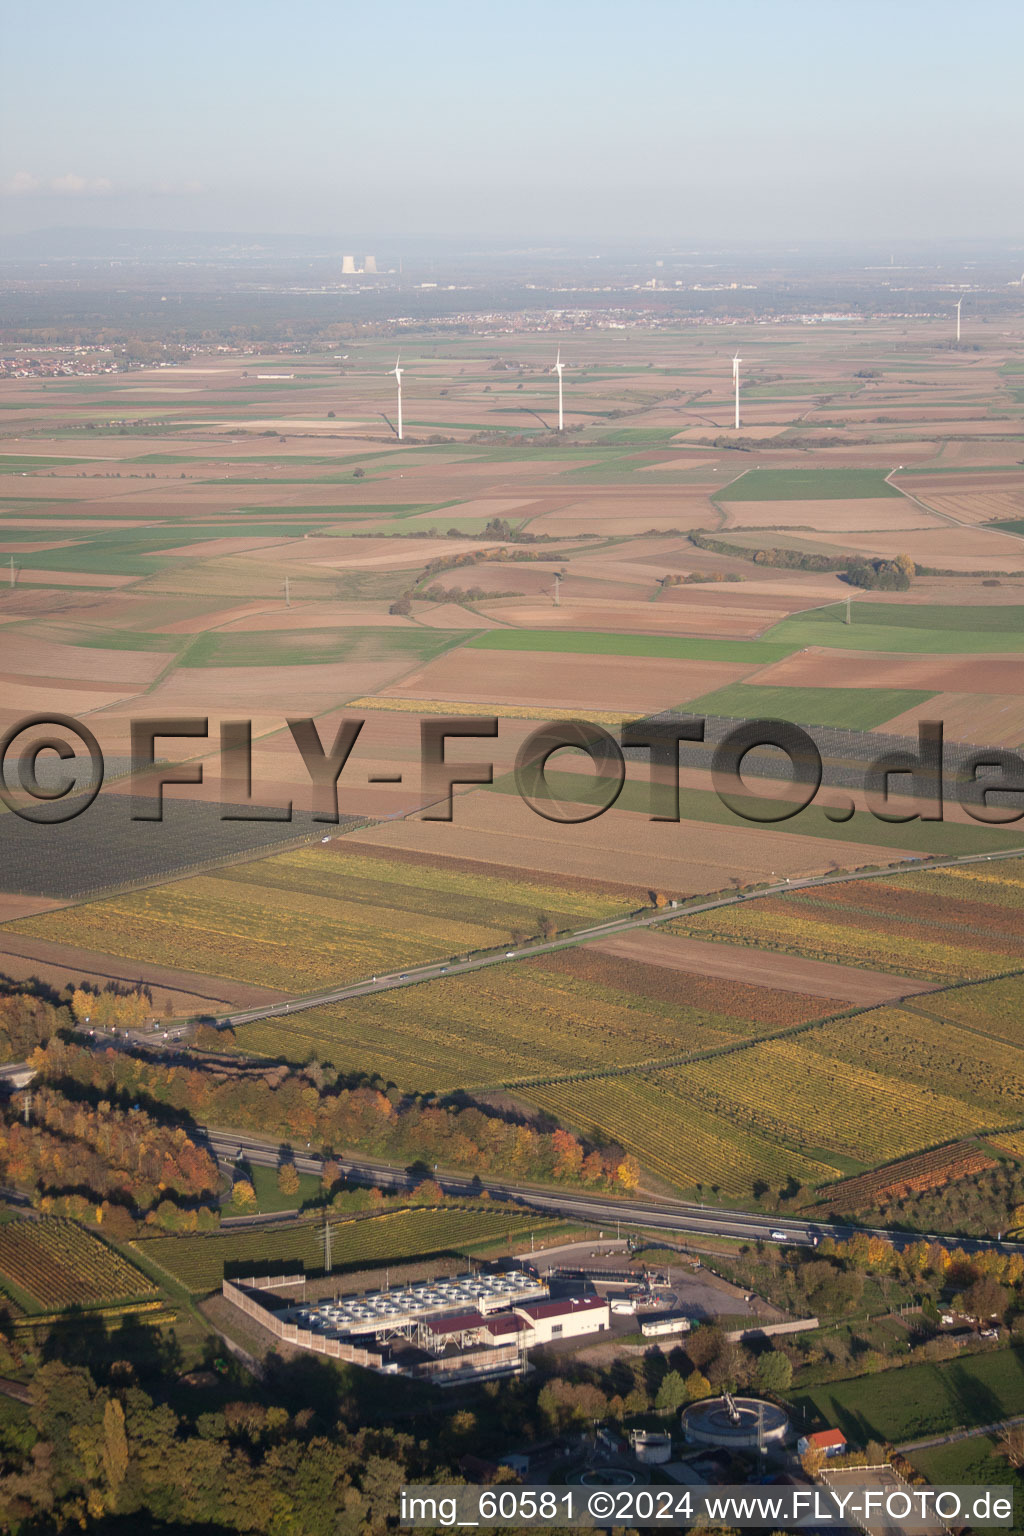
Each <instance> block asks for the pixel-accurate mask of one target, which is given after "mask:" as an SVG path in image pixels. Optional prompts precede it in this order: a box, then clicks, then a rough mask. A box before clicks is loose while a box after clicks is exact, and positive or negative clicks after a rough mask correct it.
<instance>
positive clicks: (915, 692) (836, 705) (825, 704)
mask: <svg viewBox="0 0 1024 1536" xmlns="http://www.w3.org/2000/svg"><path fill="white" fill-rule="evenodd" d="M932 697H934V695H932V694H930V693H926V692H924V691H923V690H920V689H911V688H785V687H767V688H766V687H757V686H753V685H751V684H749V683H732V684H730V686H729V687H727V688H719V689H717V690H716V691H715V692H714V693H706V694H703V695H702V696H701V697H700V698H697V699H690V700H688V701H687V704H686V710H687V713H688V714H694V715H729V716H732V717H734V718H735V719H737V720H792V721H794V722H795V723H796V724H798V725H832V726H836V727H837V728H838V729H839V730H843V731H870V730H873V729H874V728H875V726H878V725H882V724H883V722H884V721H886V720H891V719H892V718H893V716H894V715H900V714H903V712H904V711H905V710H909V709H913V708H914V707H915V705H919V704H924V703H926V702H927V701H928V699H930V698H932Z"/></svg>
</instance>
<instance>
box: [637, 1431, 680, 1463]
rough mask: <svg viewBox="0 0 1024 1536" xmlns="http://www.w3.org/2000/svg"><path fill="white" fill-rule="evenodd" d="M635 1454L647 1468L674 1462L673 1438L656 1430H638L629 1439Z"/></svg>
mask: <svg viewBox="0 0 1024 1536" xmlns="http://www.w3.org/2000/svg"><path fill="white" fill-rule="evenodd" d="M629 1438H630V1439H631V1440H632V1442H633V1454H634V1456H635V1457H636V1459H637V1461H639V1462H641V1463H642V1464H643V1466H645V1467H653V1466H659V1465H660V1464H661V1463H663V1462H666V1461H671V1460H672V1436H671V1435H666V1434H665V1433H664V1432H663V1431H661V1430H656V1429H636V1430H634V1431H633V1433H632V1434H631V1435H630V1437H629Z"/></svg>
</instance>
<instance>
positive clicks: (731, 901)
mask: <svg viewBox="0 0 1024 1536" xmlns="http://www.w3.org/2000/svg"><path fill="white" fill-rule="evenodd" d="M1022 854H1024V848H1011V849H1006V850H1005V851H1003V852H999V853H967V854H962V855H960V857H959V858H949V859H934V860H933V859H929V860H927V861H924V860H917V859H915V860H914V861H913V862H907V863H904V864H900V865H898V866H896V867H895V868H893V869H874V870H865V871H863V872H859V871H858V872H854V873H850V872H849V871H840V872H838V873H837V874H829V875H806V876H802V877H800V878H797V879H794V880H780V881H778V882H777V883H776V884H775V885H769V886H765V887H764V888H763V889H762V890H758V891H741V892H738V893H737V894H735V895H730V896H722V897H719V898H718V899H717V900H716V901H705V902H699V903H690V902H686V903H684V904H681V905H679V906H676V907H671V906H670V907H664V908H657V909H655V910H652V911H649V912H646V911H645V912H642V913H640V914H639V916H635V917H622V918H616V919H614V920H613V921H612V922H609V923H598V924H597V925H596V926H593V927H590V928H576V929H574V930H573V931H572V932H571V933H567V934H562V935H561V936H560V937H559V938H557V939H549V940H542V941H539V942H537V943H531V944H525V945H522V946H519V947H517V948H513V949H509V950H500V951H498V952H496V953H488V954H485V955H476V956H473V957H472V958H470V959H468V960H453V959H449V960H444V961H435V962H434V963H432V964H430V965H420V966H413V967H410V969H409V970H407V971H389V972H388V973H387V974H386V975H381V976H372V977H370V978H369V979H367V980H363V981H356V982H351V983H350V984H348V985H347V986H343V987H332V988H331V989H330V990H329V991H326V992H315V993H309V994H307V995H306V996H303V997H296V998H292V999H290V1000H289V1001H288V1002H286V1003H272V1004H269V1005H268V1006H266V1007H264V1008H247V1009H245V1010H243V1011H242V1012H239V1013H228V1014H223V1015H221V1016H220V1017H219V1018H217V1019H215V1020H214V1021H213V1022H214V1023H216V1025H217V1026H218V1027H219V1028H222V1029H223V1028H226V1027H227V1026H229V1025H236V1024H252V1023H255V1022H256V1021H257V1020H258V1019H279V1018H283V1017H285V1016H287V1015H288V1014H292V1013H301V1012H303V1011H304V1010H305V1009H307V1008H320V1007H323V1006H324V1004H326V1003H343V1002H346V1001H347V1000H348V999H349V998H353V997H366V996H368V995H372V994H373V993H375V992H383V991H389V990H391V989H393V988H395V987H410V986H413V985H415V984H416V983H417V982H421V981H436V980H437V979H438V977H440V976H463V975H465V974H466V972H467V971H480V970H484V969H485V968H486V967H487V966H491V965H505V964H507V963H508V962H510V961H516V960H530V959H532V958H533V957H534V956H535V955H546V954H550V953H552V951H554V950H559V949H571V948H573V947H575V946H576V945H578V944H593V943H594V942H595V941H596V940H598V939H607V938H611V937H612V936H613V935H615V934H619V933H631V932H633V931H634V930H635V929H638V928H653V927H655V926H656V925H657V924H659V923H668V922H671V921H672V920H673V918H678V917H683V916H690V915H691V914H693V913H695V912H714V911H717V910H718V909H719V908H720V907H734V906H738V905H739V904H740V903H741V902H745V901H759V900H763V899H764V898H765V897H768V896H782V895H785V894H786V893H787V892H788V891H798V890H809V889H813V888H814V887H815V886H821V885H841V884H845V883H846V882H848V881H850V880H881V879H884V878H885V877H886V876H891V875H905V874H907V873H908V872H910V871H913V869H914V868H915V867H916V866H917V865H918V864H920V863H924V864H925V867H926V868H927V869H929V870H932V869H953V868H956V867H957V866H959V865H963V864H986V863H989V862H990V861H992V860H994V859H1011V858H1019V857H1020V856H1021V855H1022ZM139 1038H140V1039H143V1040H144V1039H146V1038H147V1037H145V1036H140V1037H139Z"/></svg>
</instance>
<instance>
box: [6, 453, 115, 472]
mask: <svg viewBox="0 0 1024 1536" xmlns="http://www.w3.org/2000/svg"><path fill="white" fill-rule="evenodd" d="M102 462H103V461H102V460H101V459H64V458H47V457H46V456H45V455H44V454H35V453H0V475H30V474H31V473H32V472H33V470H36V469H67V468H68V466H69V465H72V464H90V463H97V464H99V463H102Z"/></svg>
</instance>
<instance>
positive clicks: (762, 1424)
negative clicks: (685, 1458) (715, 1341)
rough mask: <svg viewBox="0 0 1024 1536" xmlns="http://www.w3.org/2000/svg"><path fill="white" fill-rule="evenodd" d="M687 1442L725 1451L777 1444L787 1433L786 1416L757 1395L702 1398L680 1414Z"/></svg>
mask: <svg viewBox="0 0 1024 1536" xmlns="http://www.w3.org/2000/svg"><path fill="white" fill-rule="evenodd" d="M681 1422H682V1426H683V1434H684V1435H685V1437H686V1441H687V1444H689V1445H715V1446H720V1447H721V1448H722V1449H723V1450H727V1451H741V1450H743V1451H756V1450H757V1449H758V1448H759V1447H762V1448H764V1449H765V1450H767V1449H771V1448H773V1447H777V1446H780V1445H782V1444H783V1443H784V1441H785V1439H786V1436H787V1435H788V1434H789V1415H788V1414H787V1413H786V1412H785V1411H784V1410H783V1409H782V1408H779V1407H777V1405H776V1404H775V1403H767V1402H765V1401H764V1400H763V1399H762V1398H759V1397H733V1395H732V1393H731V1392H726V1393H724V1394H723V1395H722V1396H721V1397H706V1398H705V1399H704V1400H703V1402H700V1403H691V1404H690V1406H689V1408H684V1409H683V1412H682V1416H681Z"/></svg>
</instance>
